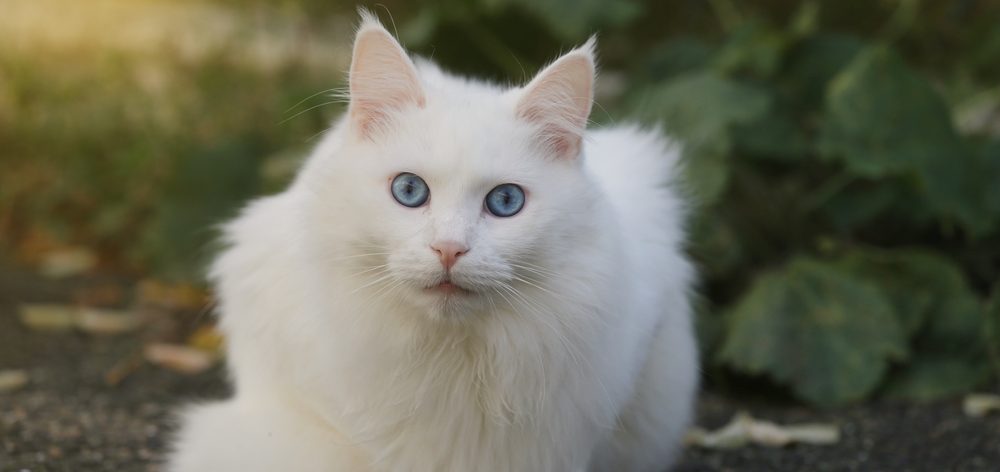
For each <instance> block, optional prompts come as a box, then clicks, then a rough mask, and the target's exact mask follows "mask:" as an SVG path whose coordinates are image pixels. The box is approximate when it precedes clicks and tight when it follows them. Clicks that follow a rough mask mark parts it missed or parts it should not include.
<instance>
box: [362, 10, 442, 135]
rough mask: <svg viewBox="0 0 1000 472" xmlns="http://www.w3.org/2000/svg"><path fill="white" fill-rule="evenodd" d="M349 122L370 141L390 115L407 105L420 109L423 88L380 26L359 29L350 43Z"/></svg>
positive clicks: (408, 61)
mask: <svg viewBox="0 0 1000 472" xmlns="http://www.w3.org/2000/svg"><path fill="white" fill-rule="evenodd" d="M350 89H351V104H350V116H351V121H352V122H353V124H354V126H355V127H356V129H357V130H358V132H359V133H360V134H361V135H362V136H364V137H366V138H371V137H372V136H373V134H374V133H375V132H376V131H377V129H380V128H384V127H386V126H388V125H389V122H390V121H391V118H392V113H393V112H395V111H398V110H401V109H403V108H406V107H407V106H412V105H416V106H418V107H423V106H424V103H425V98H424V92H423V88H422V86H421V85H420V80H419V79H418V78H417V71H416V68H415V67H414V65H413V63H412V62H411V61H410V58H409V57H407V56H406V53H405V52H404V51H403V48H402V46H400V45H399V43H397V42H396V40H395V39H393V37H392V36H391V35H390V34H389V32H388V31H385V29H384V28H382V26H381V25H376V26H369V27H363V28H362V30H361V31H359V32H358V37H357V39H356V40H355V44H354V58H353V61H352V64H351V77H350Z"/></svg>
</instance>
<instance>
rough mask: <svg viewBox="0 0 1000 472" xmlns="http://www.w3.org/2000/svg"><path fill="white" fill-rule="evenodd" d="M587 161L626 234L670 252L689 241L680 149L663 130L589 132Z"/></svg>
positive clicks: (625, 127)
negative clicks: (666, 247) (681, 188)
mask: <svg viewBox="0 0 1000 472" xmlns="http://www.w3.org/2000/svg"><path fill="white" fill-rule="evenodd" d="M584 159H585V167H586V169H587V171H588V173H589V174H590V175H591V177H592V178H593V179H594V180H595V181H596V182H597V184H598V185H599V186H600V188H601V190H602V191H603V192H604V194H605V195H606V196H607V197H608V199H609V200H610V202H611V204H612V206H613V208H614V209H615V211H616V214H617V219H618V224H619V225H621V226H622V227H623V230H624V231H625V232H626V233H628V234H629V235H632V236H639V237H640V239H646V238H653V239H655V240H656V241H658V242H659V243H666V244H667V245H669V246H670V247H674V246H676V245H678V244H680V243H681V242H682V241H683V234H682V231H683V224H684V215H685V204H684V201H683V199H682V196H681V194H680V192H679V190H678V184H679V182H680V178H679V177H680V176H679V175H677V174H678V173H679V172H680V171H681V168H680V166H679V162H678V161H679V160H680V146H679V145H677V144H676V143H674V142H672V141H670V140H669V139H667V138H666V137H665V136H664V135H663V134H662V132H660V131H659V130H657V129H644V128H641V127H639V126H637V125H623V126H616V127H608V128H598V129H595V130H590V131H588V133H587V138H586V140H585V144H584Z"/></svg>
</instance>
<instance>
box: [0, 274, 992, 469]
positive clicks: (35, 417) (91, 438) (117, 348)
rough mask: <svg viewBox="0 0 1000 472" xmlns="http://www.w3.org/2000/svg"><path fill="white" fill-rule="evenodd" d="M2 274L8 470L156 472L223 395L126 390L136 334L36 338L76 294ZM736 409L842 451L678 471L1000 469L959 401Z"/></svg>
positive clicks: (2, 455) (204, 385)
mask: <svg viewBox="0 0 1000 472" xmlns="http://www.w3.org/2000/svg"><path fill="white" fill-rule="evenodd" d="M80 283H87V281H76V282H72V281H71V282H60V283H53V282H51V281H44V280H41V279H37V278H35V277H32V276H29V275H26V274H24V273H22V272H18V273H13V272H11V271H9V270H8V271H4V270H2V269H0V369H9V368H18V369H25V370H27V371H28V373H29V375H30V379H31V380H30V383H29V384H28V385H27V386H26V387H24V388H22V389H20V390H17V391H14V392H8V393H0V471H83V472H86V471H132V470H135V471H146V470H156V469H157V468H156V463H157V461H158V460H160V459H161V458H162V457H163V454H164V452H165V449H166V446H167V440H166V438H167V437H168V435H169V432H170V430H171V421H170V419H171V411H172V409H173V408H174V407H175V406H177V405H178V404H179V403H181V402H183V401H191V400H196V399H204V398H218V397H223V396H225V395H226V394H227V393H228V388H227V386H226V384H225V382H224V380H223V375H222V371H221V369H215V370H212V371H210V372H207V373H203V374H198V375H194V376H188V375H182V374H178V373H175V372H171V371H167V370H163V369H159V368H156V367H152V366H144V367H142V368H140V369H139V370H138V371H136V372H135V373H134V374H132V375H131V376H129V377H128V378H127V379H125V381H124V382H122V383H121V384H119V385H118V386H115V387H111V386H108V385H107V384H106V383H105V382H104V380H103V374H104V373H105V372H106V371H107V370H108V369H109V368H110V367H111V366H113V365H114V364H115V363H117V362H120V361H121V360H122V359H124V358H127V357H128V356H129V355H134V353H135V352H136V349H138V348H139V346H140V345H141V340H140V339H138V337H136V336H126V337H94V336H90V335H84V334H80V333H72V332H70V333H38V332H32V331H30V330H27V329H25V328H24V327H23V326H21V325H20V323H19V322H18V320H17V317H16V306H17V304H18V303H21V302H39V301H49V302H51V301H65V300H67V296H68V295H67V293H68V291H69V290H70V287H72V286H73V285H75V284H80ZM739 410H746V411H749V412H751V413H752V414H753V415H754V416H756V417H758V418H765V419H769V420H773V421H777V422H782V423H784V422H817V421H822V422H832V423H835V424H837V425H839V426H840V427H841V429H842V433H843V439H842V440H841V442H840V443H838V444H836V445H833V446H826V447H818V446H793V447H788V448H784V449H769V448H761V447H745V448H741V449H736V450H730V451H707V450H701V449H688V450H687V451H686V452H685V455H684V458H683V461H682V463H681V464H679V465H678V467H677V469H676V470H678V471H684V472H695V471H892V472H896V471H1000V416H993V417H987V418H980V419H972V418H967V417H965V416H964V415H963V414H962V412H961V409H960V405H959V401H958V400H957V399H953V400H950V401H942V402H936V403H931V404H922V405H917V404H909V403H885V402H879V403H871V404H866V405H861V406H857V407H852V408H847V409H841V410H835V411H816V410H813V409H809V408H805V407H796V406H791V407H790V406H787V405H786V406H777V405H773V404H765V403H749V402H746V401H734V400H732V399H730V398H726V397H722V396H720V395H717V394H714V393H710V392H709V393H706V394H704V395H703V398H702V401H701V404H700V406H699V419H698V422H699V424H701V425H702V426H706V427H710V428H715V427H718V426H720V425H722V424H724V423H726V422H727V421H728V420H729V419H730V418H731V416H732V415H733V414H734V413H735V412H736V411H739Z"/></svg>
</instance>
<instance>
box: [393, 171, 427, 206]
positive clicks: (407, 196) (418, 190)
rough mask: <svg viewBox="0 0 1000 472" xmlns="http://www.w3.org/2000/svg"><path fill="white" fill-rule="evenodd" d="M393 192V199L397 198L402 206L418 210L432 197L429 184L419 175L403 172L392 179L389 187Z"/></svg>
mask: <svg viewBox="0 0 1000 472" xmlns="http://www.w3.org/2000/svg"><path fill="white" fill-rule="evenodd" d="M389 189H390V191H392V198H395V199H396V201H397V202H399V204H400V205H403V206H405V207H410V208H416V207H419V206H421V205H423V204H424V203H427V199H428V198H430V196H431V189H430V188H428V187H427V182H424V179H421V178H420V176H418V175H417V174H411V173H409V172H403V173H402V174H399V175H397V176H396V178H394V179H392V184H390V185H389Z"/></svg>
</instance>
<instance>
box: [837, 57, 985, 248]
mask: <svg viewBox="0 0 1000 472" xmlns="http://www.w3.org/2000/svg"><path fill="white" fill-rule="evenodd" d="M826 107H827V110H826V120H825V122H824V125H823V127H822V131H821V135H820V150H821V153H822V154H823V155H824V156H825V157H827V158H828V159H835V160H839V161H841V162H843V163H844V164H845V165H846V166H847V167H848V168H849V169H850V170H851V171H852V172H854V173H856V174H858V175H860V176H863V177H869V178H878V177H886V176H908V177H911V178H912V180H913V182H914V185H915V186H916V188H917V189H918V191H919V192H920V193H921V194H923V195H925V196H926V202H927V204H928V205H929V206H930V207H931V209H932V210H934V212H935V213H936V214H938V215H941V216H946V217H950V218H954V219H955V220H957V221H959V222H961V223H962V224H963V225H964V226H965V227H967V228H968V229H970V231H972V232H973V233H982V232H985V231H988V230H989V229H990V227H991V226H992V222H990V221H989V219H988V218H987V217H986V215H985V213H984V211H985V210H984V208H983V202H982V195H981V189H982V188H983V185H984V183H983V182H982V180H981V179H982V175H981V173H980V172H979V171H978V170H977V169H976V167H977V165H976V164H977V162H976V159H975V156H974V155H973V153H972V152H971V150H970V148H969V146H968V145H967V144H966V143H965V142H964V141H963V140H962V139H961V138H960V137H959V136H958V134H957V132H956V131H955V128H954V126H953V125H952V123H951V118H950V117H951V114H950V112H949V110H948V108H947V106H946V105H945V103H944V101H943V100H942V99H941V97H940V96H939V95H938V93H937V92H936V91H935V90H934V89H933V87H932V86H931V85H930V84H929V83H928V82H927V81H926V80H925V79H923V78H922V77H920V76H919V75H917V74H916V73H915V72H913V71H911V70H910V69H909V68H908V67H906V65H905V64H904V63H903V61H902V60H901V59H900V58H899V57H898V56H897V55H896V54H895V53H894V52H893V51H892V50H890V49H889V48H888V47H886V46H872V47H869V48H867V49H866V50H864V51H862V52H861V53H859V54H858V55H857V56H856V57H855V58H854V60H853V61H851V63H850V64H849V65H848V66H847V67H846V68H845V69H844V70H842V71H841V72H840V73H839V74H837V76H836V77H835V78H834V79H833V80H832V82H831V83H830V85H829V87H828V90H827V95H826Z"/></svg>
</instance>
